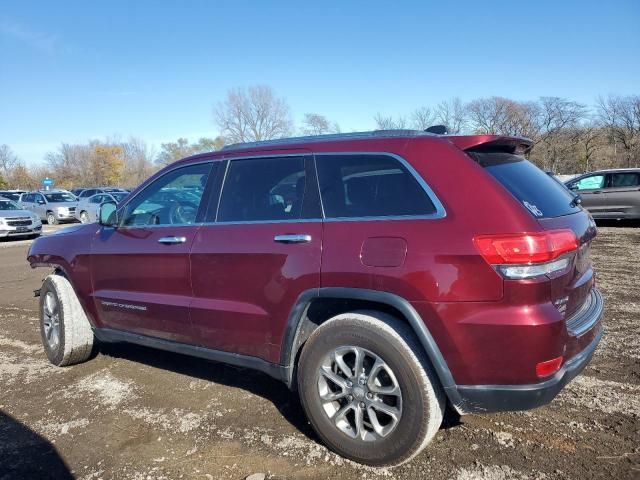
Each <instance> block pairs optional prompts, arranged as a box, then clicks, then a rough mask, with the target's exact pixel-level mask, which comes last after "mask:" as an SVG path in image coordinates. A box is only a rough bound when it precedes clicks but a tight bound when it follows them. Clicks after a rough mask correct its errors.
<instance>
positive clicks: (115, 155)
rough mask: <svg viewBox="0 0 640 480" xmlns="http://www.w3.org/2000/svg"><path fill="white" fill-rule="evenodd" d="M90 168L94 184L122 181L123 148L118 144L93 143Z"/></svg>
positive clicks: (111, 183) (106, 184)
mask: <svg viewBox="0 0 640 480" xmlns="http://www.w3.org/2000/svg"><path fill="white" fill-rule="evenodd" d="M92 153H93V155H91V170H92V176H93V179H94V184H95V185H104V186H115V185H119V184H120V183H122V180H123V173H124V150H123V148H122V147H121V146H120V145H103V144H99V145H95V146H94V147H93V152H92Z"/></svg>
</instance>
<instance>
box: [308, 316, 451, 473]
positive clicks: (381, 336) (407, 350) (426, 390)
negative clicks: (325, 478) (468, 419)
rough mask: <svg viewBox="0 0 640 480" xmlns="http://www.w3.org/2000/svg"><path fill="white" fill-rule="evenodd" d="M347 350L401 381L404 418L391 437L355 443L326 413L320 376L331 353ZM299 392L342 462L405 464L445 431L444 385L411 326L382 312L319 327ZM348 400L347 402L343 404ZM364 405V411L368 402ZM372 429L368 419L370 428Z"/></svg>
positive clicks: (334, 320)
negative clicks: (361, 353)
mask: <svg viewBox="0 0 640 480" xmlns="http://www.w3.org/2000/svg"><path fill="white" fill-rule="evenodd" d="M345 346H355V347H357V348H360V349H364V350H366V351H368V352H371V353H373V354H375V355H376V356H377V357H379V358H380V359H381V360H383V361H384V362H385V363H386V364H387V365H388V366H389V367H390V369H391V370H392V372H393V374H394V375H395V378H396V379H397V384H398V386H399V387H400V391H401V405H402V413H401V416H400V418H399V421H398V422H397V424H396V426H395V427H394V428H393V429H391V430H390V432H389V433H388V434H386V436H376V435H373V436H374V437H375V438H374V439H373V440H371V441H365V440H362V439H360V438H352V437H351V436H349V435H347V434H345V433H344V432H343V431H341V430H339V429H338V427H336V425H335V424H334V421H333V420H332V419H331V418H329V414H328V413H325V409H324V407H323V403H324V404H325V405H326V400H325V401H323V400H322V399H321V397H320V386H319V383H318V382H319V381H320V377H321V375H320V373H319V371H320V368H321V367H322V365H323V362H326V359H327V358H329V357H328V355H330V354H331V352H334V351H335V350H336V349H339V348H340V347H345ZM347 348H348V347H347ZM298 389H299V392H300V398H301V402H302V405H303V407H304V410H305V412H306V414H307V417H308V418H309V420H310V422H311V424H312V425H313V427H314V428H315V430H316V432H317V433H318V435H319V436H320V438H321V439H322V440H323V441H324V443H325V444H326V445H327V446H328V447H329V448H330V449H331V450H333V451H334V452H336V453H338V454H339V455H341V456H343V457H346V458H348V459H351V460H354V461H356V462H359V463H364V464H367V465H373V466H395V465H400V464H402V463H405V462H407V461H409V460H411V459H412V458H413V457H414V456H416V455H417V454H418V453H420V451H421V450H422V449H423V448H424V447H426V446H427V444H429V442H430V441H431V440H432V439H433V437H434V436H435V434H436V433H437V431H438V429H439V428H440V425H441V424H442V418H443V412H444V408H445V397H444V393H443V391H442V388H441V386H440V383H439V381H438V379H437V377H436V375H435V373H434V371H433V368H432V367H431V364H430V362H429V361H428V359H427V357H426V355H425V353H424V350H423V349H422V348H421V347H420V345H419V343H418V341H417V339H416V337H415V335H414V333H413V331H412V330H411V329H410V328H409V326H408V325H407V324H406V323H404V322H402V321H400V320H398V319H396V318H394V317H392V316H390V315H387V314H384V313H381V312H377V311H357V312H350V313H345V314H341V315H338V316H336V317H334V318H332V319H330V320H328V321H326V322H325V323H323V324H322V325H320V326H319V327H318V328H317V329H316V330H315V331H314V332H313V333H312V334H311V336H310V337H309V339H308V340H307V342H306V343H305V345H304V347H303V350H302V354H301V356H300V362H299V365H298ZM354 390H355V389H354ZM357 393H358V394H360V395H361V394H362V392H357ZM367 395H369V393H367ZM348 398H349V399H353V398H354V396H353V395H349V397H348ZM343 401H344V402H347V400H340V402H343ZM349 401H351V400H349ZM360 405H361V406H364V402H362V403H360ZM336 408H337V407H336ZM337 416H338V415H337V414H336V415H335V417H334V418H337ZM365 418H367V417H365ZM365 422H366V420H365ZM371 424H372V423H371V420H369V426H370V427H371ZM363 428H364V427H363ZM371 428H373V427H371Z"/></svg>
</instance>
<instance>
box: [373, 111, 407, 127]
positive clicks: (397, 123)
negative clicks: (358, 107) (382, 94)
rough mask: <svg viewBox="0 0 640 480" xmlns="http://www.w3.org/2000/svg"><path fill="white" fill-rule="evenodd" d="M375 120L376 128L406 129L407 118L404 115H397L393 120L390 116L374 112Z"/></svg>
mask: <svg viewBox="0 0 640 480" xmlns="http://www.w3.org/2000/svg"><path fill="white" fill-rule="evenodd" d="M373 120H374V122H376V130H405V129H407V128H408V127H407V125H408V122H407V119H406V118H404V117H398V118H397V119H395V120H394V118H393V117H391V116H384V115H382V114H380V113H376V116H375V117H373Z"/></svg>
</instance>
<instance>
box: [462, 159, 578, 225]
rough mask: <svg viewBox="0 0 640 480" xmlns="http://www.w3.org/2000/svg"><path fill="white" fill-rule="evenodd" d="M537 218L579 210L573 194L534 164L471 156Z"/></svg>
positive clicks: (524, 161) (557, 215) (515, 160)
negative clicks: (574, 202) (573, 203)
mask: <svg viewBox="0 0 640 480" xmlns="http://www.w3.org/2000/svg"><path fill="white" fill-rule="evenodd" d="M468 153H469V155H471V157H472V158H473V159H474V160H475V161H476V162H478V163H479V164H480V165H481V166H482V167H484V169H485V170H486V171H487V172H489V173H490V174H491V176H492V177H493V178H495V179H496V180H497V181H498V182H500V183H501V184H502V186H503V187H505V188H506V189H507V190H509V192H510V193H511V194H512V195H513V196H514V197H515V198H516V199H517V200H518V201H519V202H520V203H521V204H522V205H523V206H524V207H525V208H526V209H527V210H529V212H531V214H532V215H533V216H535V217H537V218H551V217H560V216H562V215H569V214H572V213H576V212H578V211H579V210H580V207H579V206H572V205H571V202H572V200H573V195H572V193H571V192H570V191H569V190H567V188H566V187H565V186H564V185H562V184H561V183H560V182H559V181H558V180H555V179H554V178H552V177H551V176H550V175H548V174H546V173H545V172H543V171H542V170H540V169H539V168H538V167H536V166H535V165H534V164H533V163H531V162H529V161H528V160H526V159H524V158H523V157H520V156H518V155H513V154H511V153H498V152H468Z"/></svg>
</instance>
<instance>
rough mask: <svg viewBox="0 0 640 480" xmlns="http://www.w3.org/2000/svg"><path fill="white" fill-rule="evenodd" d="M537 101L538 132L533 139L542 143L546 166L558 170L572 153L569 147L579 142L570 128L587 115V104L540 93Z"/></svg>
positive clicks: (573, 127) (540, 148)
mask: <svg viewBox="0 0 640 480" xmlns="http://www.w3.org/2000/svg"><path fill="white" fill-rule="evenodd" d="M538 105H539V107H538V108H539V110H538V131H539V135H538V136H537V138H534V142H535V144H540V145H539V147H538V150H542V165H543V168H544V169H545V170H551V171H553V172H555V171H556V170H557V165H558V163H560V162H561V161H562V160H563V159H564V158H565V157H566V156H567V155H568V154H569V152H568V149H571V148H573V146H575V145H576V143H577V139H576V137H575V136H574V135H571V134H569V133H568V132H570V131H572V130H575V129H576V128H577V127H578V125H579V123H580V121H581V120H583V119H584V118H586V116H587V113H588V112H587V108H586V107H585V106H584V105H582V104H581V103H578V102H574V101H572V100H567V99H566V98H560V97H541V98H540V101H539V102H538Z"/></svg>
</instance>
